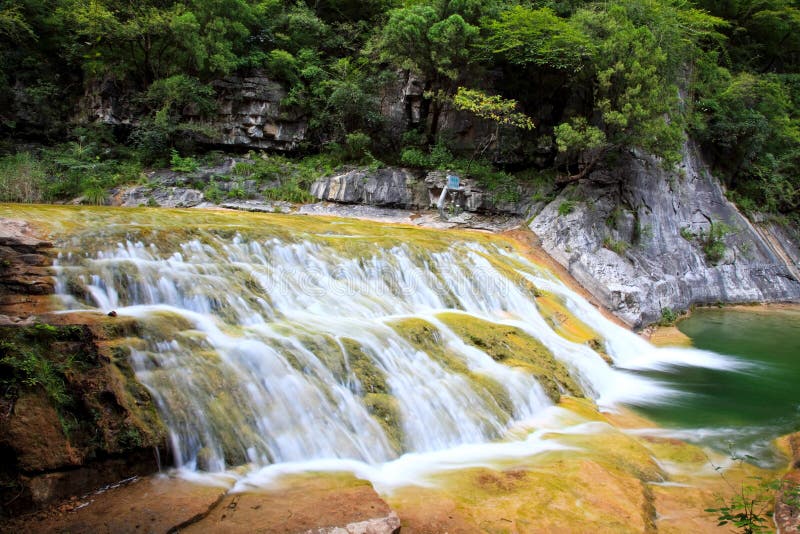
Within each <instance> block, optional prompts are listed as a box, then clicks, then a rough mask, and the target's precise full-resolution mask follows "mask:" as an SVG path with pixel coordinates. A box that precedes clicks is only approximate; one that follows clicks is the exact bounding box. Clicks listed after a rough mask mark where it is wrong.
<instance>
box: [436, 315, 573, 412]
mask: <svg viewBox="0 0 800 534" xmlns="http://www.w3.org/2000/svg"><path fill="white" fill-rule="evenodd" d="M438 318H439V319H440V320H441V321H442V322H443V323H445V325H447V327H448V328H450V329H451V330H452V331H453V332H455V333H456V334H457V335H458V336H459V337H460V338H461V339H462V340H464V342H465V343H468V344H470V345H472V346H473V347H476V348H478V349H480V350H482V351H483V352H485V353H486V354H488V355H489V356H491V357H492V358H493V359H494V360H495V361H497V362H501V363H504V364H506V365H510V366H512V367H517V368H520V369H523V370H525V371H527V372H529V373H531V374H533V375H534V376H536V378H537V379H538V380H539V383H540V384H541V385H542V387H544V390H545V392H546V393H547V395H548V396H549V397H550V398H551V399H552V400H553V401H554V402H558V400H559V399H560V397H561V394H562V393H568V394H570V395H572V396H575V397H582V396H583V391H582V390H581V388H580V386H578V383H577V382H576V381H575V380H574V379H573V378H572V376H571V375H570V373H569V370H568V369H567V368H566V366H564V364H563V363H561V362H560V361H558V360H556V359H555V357H554V356H553V353H552V352H550V350H548V349H547V347H545V346H544V345H543V344H542V343H541V342H540V341H539V340H537V339H535V338H533V337H532V336H530V335H529V334H527V333H525V332H523V331H522V330H520V329H518V328H515V327H513V326H508V325H503V324H498V323H492V322H489V321H485V320H483V319H478V318H477V317H473V316H471V315H467V314H463V313H450V312H448V313H442V314H439V315H438Z"/></svg>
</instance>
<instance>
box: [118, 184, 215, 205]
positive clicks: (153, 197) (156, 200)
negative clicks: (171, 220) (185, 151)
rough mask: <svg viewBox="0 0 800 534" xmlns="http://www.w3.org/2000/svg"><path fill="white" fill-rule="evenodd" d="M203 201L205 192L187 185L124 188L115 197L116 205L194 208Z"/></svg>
mask: <svg viewBox="0 0 800 534" xmlns="http://www.w3.org/2000/svg"><path fill="white" fill-rule="evenodd" d="M202 201H203V193H202V192H201V191H198V190H197V189H189V188H185V187H158V188H155V189H153V188H150V187H146V186H135V187H131V188H129V189H123V190H122V191H120V192H118V193H117V194H116V195H115V196H114V199H113V202H112V204H113V205H115V206H124V207H137V206H149V205H153V204H155V205H157V206H160V207H162V208H192V207H194V206H197V205H198V204H200V203H201V202H202Z"/></svg>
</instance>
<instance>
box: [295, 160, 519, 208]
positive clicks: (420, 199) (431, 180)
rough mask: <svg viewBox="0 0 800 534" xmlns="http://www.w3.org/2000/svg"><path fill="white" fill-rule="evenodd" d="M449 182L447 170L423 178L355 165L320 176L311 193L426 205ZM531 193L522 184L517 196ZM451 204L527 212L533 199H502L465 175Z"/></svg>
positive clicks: (331, 197)
mask: <svg viewBox="0 0 800 534" xmlns="http://www.w3.org/2000/svg"><path fill="white" fill-rule="evenodd" d="M446 182H447V173H446V172H443V171H432V172H429V173H428V174H427V175H426V176H425V178H424V179H422V180H420V179H419V178H417V177H416V176H415V175H414V174H412V173H411V172H410V171H408V170H405V169H397V168H392V167H389V168H385V169H379V170H377V171H370V170H367V169H355V170H351V171H348V172H345V173H342V174H337V175H334V176H326V177H323V178H320V179H319V180H317V181H316V182H314V183H313V184H312V185H311V194H312V195H314V196H315V197H316V198H318V199H320V200H325V201H329V202H340V203H345V204H368V205H371V206H390V207H396V208H405V209H423V208H432V207H435V206H436V203H437V201H438V200H439V195H440V194H441V192H442V189H444V187H445V185H446ZM529 193H530V192H529V191H526V190H525V188H523V187H519V188H518V191H517V195H516V196H517V197H518V198H520V199H529V198H530V194H529ZM447 206H448V210H450V211H468V212H471V213H502V214H509V215H515V216H524V215H525V214H526V213H527V212H528V210H529V208H530V202H527V201H516V202H512V201H502V200H500V199H498V196H497V195H495V194H494V193H492V192H490V191H487V190H486V189H485V188H483V187H481V186H480V185H479V184H478V183H477V182H476V181H475V180H470V179H463V180H461V187H460V189H459V190H458V191H454V192H452V193H449V195H448V204H447Z"/></svg>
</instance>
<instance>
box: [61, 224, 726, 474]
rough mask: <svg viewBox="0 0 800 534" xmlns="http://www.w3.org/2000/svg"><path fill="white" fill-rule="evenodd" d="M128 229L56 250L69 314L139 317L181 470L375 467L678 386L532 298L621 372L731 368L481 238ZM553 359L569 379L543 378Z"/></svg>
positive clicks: (144, 357) (146, 377)
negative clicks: (557, 306)
mask: <svg viewBox="0 0 800 534" xmlns="http://www.w3.org/2000/svg"><path fill="white" fill-rule="evenodd" d="M327 228H329V229H331V228H333V225H330V224H329V225H327ZM431 233H434V232H431ZM127 234H128V237H127V239H124V240H120V242H119V243H118V244H116V245H114V246H111V247H109V246H107V245H103V244H97V245H92V243H103V242H104V239H95V240H93V239H85V240H83V241H81V242H80V243H79V247H80V249H81V252H76V251H75V250H72V251H69V250H67V249H68V248H69V247H65V251H64V252H63V253H62V254H61V255H60V257H59V259H58V262H57V272H58V286H57V287H58V289H59V292H60V294H61V296H62V299H63V301H64V303H65V305H66V307H68V308H72V309H74V308H98V309H100V310H102V311H104V312H105V311H109V310H112V309H113V310H115V311H116V312H117V313H118V314H119V315H123V316H124V315H127V316H134V317H136V318H138V319H140V321H141V324H142V325H143V331H142V334H141V339H139V340H131V344H130V345H131V357H132V361H133V363H134V366H135V370H136V373H137V377H138V378H139V380H140V381H141V382H142V383H144V384H145V385H146V386H147V387H148V389H149V390H150V391H151V393H152V394H153V396H154V398H155V399H156V402H157V404H158V406H159V408H160V410H161V413H162V416H163V418H164V419H165V421H166V423H167V425H168V427H169V432H170V438H171V441H172V448H173V451H174V455H175V458H176V462H177V464H178V465H180V466H184V467H188V468H190V469H191V468H200V469H204V470H209V471H219V470H223V469H225V468H226V467H229V466H232V465H237V464H242V463H252V464H256V465H268V464H275V463H284V462H302V461H309V460H318V461H323V460H326V459H351V460H357V461H359V462H363V463H367V464H380V463H382V462H387V461H389V460H392V459H395V458H397V457H398V456H400V455H402V454H404V453H421V452H427V453H435V451H442V450H446V449H453V448H463V447H470V446H471V444H480V443H485V442H489V441H492V440H498V439H500V438H503V437H504V435H505V434H506V432H507V431H508V430H509V429H510V428H511V427H512V426H513V425H516V424H519V423H521V422H525V421H527V420H531V419H532V418H535V417H536V416H537V415H538V414H540V413H541V412H542V411H543V410H544V409H545V408H546V407H548V406H550V405H552V403H553V400H552V399H553V397H554V396H555V397H557V395H558V393H559V391H560V392H571V393H581V392H582V393H583V394H585V395H587V396H591V397H592V398H594V399H595V400H597V401H598V402H599V403H601V404H606V405H608V404H611V403H614V402H622V401H628V402H635V403H647V402H655V401H658V400H660V399H663V398H664V397H665V396H668V395H670V394H671V392H670V391H669V390H667V389H666V388H664V387H662V386H660V385H659V384H657V383H655V382H653V381H648V380H646V379H643V378H641V377H637V376H635V375H633V374H630V373H626V372H625V371H623V370H620V369H615V368H612V367H611V366H609V365H608V364H607V362H606V361H604V359H603V357H602V356H601V355H600V354H598V352H596V351H595V350H593V349H592V348H590V346H588V345H587V344H584V343H578V342H575V341H570V340H568V339H566V338H565V337H562V336H561V335H559V333H557V332H556V330H555V329H554V325H553V322H552V321H551V320H548V318H547V317H545V316H544V315H543V314H542V313H541V310H540V308H539V306H538V305H537V299H538V298H539V297H538V295H539V294H540V293H539V292H540V291H546V292H548V293H549V294H550V295H551V296H552V298H555V299H557V300H559V301H561V302H562V303H563V304H564V306H565V307H566V308H567V309H569V310H570V312H571V313H573V314H574V315H575V316H576V317H578V318H580V319H582V320H583V321H584V322H585V323H587V324H590V325H591V327H592V329H593V330H594V331H595V332H596V333H597V334H598V337H599V338H600V339H599V340H598V343H599V345H601V346H604V347H605V351H606V352H607V353H608V357H610V358H612V359H613V360H614V361H615V363H616V364H617V366H619V367H630V368H647V367H653V368H654V367H658V366H663V365H665V364H668V363H669V362H672V361H680V362H683V363H692V362H695V363H699V364H702V365H712V366H724V365H726V364H727V363H728V362H727V361H726V360H723V359H721V358H715V357H714V356H713V355H711V354H709V353H703V352H702V351H692V350H682V349H671V350H668V351H665V350H661V349H654V348H653V347H651V346H650V345H648V344H647V343H645V342H644V341H642V340H641V339H640V338H638V337H637V336H635V335H634V334H632V333H630V332H628V331H626V330H624V329H622V328H620V327H618V326H616V325H614V324H613V323H611V322H610V321H608V320H607V319H605V318H604V317H603V316H602V315H601V314H600V313H599V312H598V311H597V310H595V309H594V308H593V307H592V306H591V305H589V304H588V303H587V302H586V301H585V300H583V299H582V298H581V297H580V296H578V295H577V294H575V293H574V292H572V291H570V290H569V289H568V288H567V287H566V286H564V285H563V284H561V283H560V282H559V281H558V280H556V279H555V278H553V277H552V276H551V275H549V274H548V273H547V272H546V271H544V270H542V269H541V268H539V267H538V266H536V265H535V264H533V263H531V262H530V261H528V260H527V259H526V258H525V257H524V256H521V255H520V254H518V253H515V252H513V251H509V250H507V246H506V245H505V244H503V243H493V242H491V241H490V240H487V239H482V240H481V242H469V241H464V240H463V236H462V237H459V240H457V241H455V242H452V243H449V244H447V243H446V241H445V240H444V238H443V237H442V235H444V234H440V235H439V236H437V237H436V239H435V240H437V243H438V246H436V247H434V250H431V249H430V247H429V246H428V243H427V242H426V241H425V240H424V239H423V240H419V239H416V240H415V239H409V240H408V241H403V240H401V239H389V240H387V239H386V238H385V237H384V236H380V237H376V238H375V239H371V238H370V237H369V236H364V235H358V236H350V235H347V233H346V232H343V233H337V232H335V231H333V230H332V231H330V232H328V233H325V234H316V235H315V234H313V233H306V234H304V235H303V236H296V237H289V236H286V235H283V234H282V235H274V233H272V234H271V233H270V232H268V231H267V232H265V235H258V232H253V231H249V232H246V233H245V234H238V233H234V234H232V233H231V232H229V231H225V232H216V233H215V232H214V231H213V230H212V231H205V230H204V231H196V232H187V235H186V238H185V239H183V240H182V239H178V238H176V237H175V236H172V238H170V239H161V240H155V239H154V240H148V235H147V233H146V232H139V233H137V232H133V231H130V232H127ZM432 239H433V238H432ZM442 242H445V244H444V245H442ZM92 247H95V248H94V249H92ZM487 328H489V329H492V332H494V330H495V329H502V332H503V333H504V335H508V336H510V337H509V338H508V339H509V340H513V341H514V342H515V343H518V344H517V345H514V346H513V347H511V345H510V343H511V341H509V342H508V343H509V345H508V347H505V348H504V350H506V349H507V350H506V352H507V353H508V354H510V355H504V354H506V353H503V354H500V353H499V352H498V351H497V350H494V349H495V348H496V347H494V348H493V347H490V346H486V343H487V341H486V340H485V339H484V338H485V336H486V335H488V332H489V330H486V329H487ZM499 343H500V344H501V345H505V344H506V342H505V341H502V340H501V341H500V342H499ZM509 347H510V348H509ZM520 347H523V348H522V349H520ZM501 348H502V347H501ZM512 349H513V350H512ZM514 351H516V353H515V352H514ZM534 352H535V353H536V357H537V358H540V359H541V361H539V360H535V359H534V354H533V353H534ZM541 362H545V363H541ZM544 367H547V369H544ZM557 368H565V369H566V370H567V371H568V372H569V375H571V376H568V377H567V378H566V379H563V380H559V379H558V378H553V377H549V378H547V377H546V376H545V375H547V374H548V373H549V372H550V371H548V369H551V370H552V369H557ZM570 380H572V381H574V382H573V383H572V385H570V384H569V383H567V382H568V381H570ZM524 443H525V442H524V440H523V441H520V442H518V445H520V446H522V445H524ZM531 447H532V446H531ZM531 447H528V449H527V450H529V451H532V449H531Z"/></svg>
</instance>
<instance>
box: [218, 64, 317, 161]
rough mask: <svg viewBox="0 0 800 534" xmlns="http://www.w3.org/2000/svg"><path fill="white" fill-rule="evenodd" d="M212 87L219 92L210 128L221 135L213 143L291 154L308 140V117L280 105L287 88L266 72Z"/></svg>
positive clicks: (221, 82) (231, 78) (239, 77)
mask: <svg viewBox="0 0 800 534" xmlns="http://www.w3.org/2000/svg"><path fill="white" fill-rule="evenodd" d="M211 85H212V86H213V87H214V89H215V90H216V92H217V111H216V113H215V115H214V117H213V118H212V119H211V127H212V128H213V129H214V130H215V131H217V132H218V134H219V137H215V138H213V139H211V140H210V141H211V142H212V143H214V144H222V145H229V146H238V147H247V148H262V149H264V148H267V149H273V150H282V151H291V150H295V149H296V148H297V146H298V144H299V143H300V142H302V141H303V140H304V139H305V136H306V132H307V129H308V123H307V122H306V120H305V118H304V117H303V116H302V115H300V114H298V113H297V112H296V111H295V110H293V109H291V108H287V107H286V106H284V105H282V104H281V101H282V100H283V99H284V98H286V89H284V87H283V86H282V85H281V84H279V83H278V82H275V81H273V80H270V79H269V78H267V77H266V76H265V75H264V74H263V73H259V72H255V73H253V74H252V75H250V76H231V77H228V78H224V79H222V80H218V81H215V82H213V83H212V84H211Z"/></svg>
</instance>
